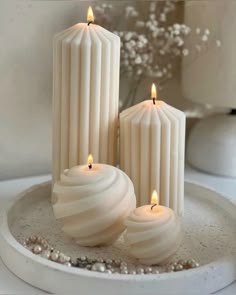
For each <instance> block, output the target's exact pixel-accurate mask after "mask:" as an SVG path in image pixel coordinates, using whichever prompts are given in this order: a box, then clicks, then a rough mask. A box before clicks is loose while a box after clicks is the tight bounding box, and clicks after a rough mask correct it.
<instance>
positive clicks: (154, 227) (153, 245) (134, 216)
mask: <svg viewBox="0 0 236 295" xmlns="http://www.w3.org/2000/svg"><path fill="white" fill-rule="evenodd" d="M125 224H126V226H127V232H126V234H125V237H124V238H125V243H126V244H128V245H129V252H130V254H131V255H132V256H133V257H136V258H138V259H139V260H140V262H141V263H143V264H147V265H153V264H162V263H165V262H167V261H168V259H169V258H170V257H171V256H172V255H173V254H174V253H175V252H176V251H177V249H178V247H179V245H180V242H181V226H180V220H179V218H178V217H177V216H176V215H175V213H174V211H173V210H172V209H170V208H167V207H164V206H160V205H158V197H157V192H156V191H155V190H154V191H153V194H152V200H151V205H145V206H142V207H138V208H136V209H135V210H134V211H132V212H131V214H130V215H129V216H128V217H127V219H126V221H125Z"/></svg>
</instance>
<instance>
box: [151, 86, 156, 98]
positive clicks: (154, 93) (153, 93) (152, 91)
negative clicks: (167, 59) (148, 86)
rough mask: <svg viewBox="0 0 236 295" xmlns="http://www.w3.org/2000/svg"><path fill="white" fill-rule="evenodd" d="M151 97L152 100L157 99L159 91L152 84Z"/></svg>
mask: <svg viewBox="0 0 236 295" xmlns="http://www.w3.org/2000/svg"><path fill="white" fill-rule="evenodd" d="M151 97H152V99H157V89H156V85H155V84H154V83H152V90H151Z"/></svg>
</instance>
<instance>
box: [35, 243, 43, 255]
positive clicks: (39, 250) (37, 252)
mask: <svg viewBox="0 0 236 295" xmlns="http://www.w3.org/2000/svg"><path fill="white" fill-rule="evenodd" d="M42 250H43V249H42V247H41V246H40V245H36V246H34V248H33V253H34V254H40V253H41V252H42Z"/></svg>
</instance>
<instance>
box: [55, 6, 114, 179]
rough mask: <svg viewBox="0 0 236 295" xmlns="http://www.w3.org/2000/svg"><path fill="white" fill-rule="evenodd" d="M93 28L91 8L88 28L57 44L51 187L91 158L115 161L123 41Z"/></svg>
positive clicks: (74, 29) (62, 35) (61, 36)
mask: <svg viewBox="0 0 236 295" xmlns="http://www.w3.org/2000/svg"><path fill="white" fill-rule="evenodd" d="M92 22H93V15H92V10H91V8H89V10H88V23H79V24H76V25H75V26H73V27H71V28H69V29H67V30H65V31H63V32H61V33H59V34H57V35H56V36H55V38H54V49H53V50H54V51H53V56H54V67H53V78H54V83H53V182H55V181H56V180H58V179H59V178H60V174H61V173H62V172H63V171H64V169H67V168H71V167H73V166H76V165H77V164H81V163H84V162H85V161H86V158H87V155H88V154H89V153H92V154H93V155H94V158H95V159H96V161H98V162H100V163H107V164H111V165H115V164H116V161H117V155H116V148H117V135H116V129H117V121H118V96H119V68H120V39H119V37H118V36H116V35H114V34H113V33H111V32H109V31H107V30H105V29H104V28H102V27H100V26H98V25H95V24H93V23H92Z"/></svg>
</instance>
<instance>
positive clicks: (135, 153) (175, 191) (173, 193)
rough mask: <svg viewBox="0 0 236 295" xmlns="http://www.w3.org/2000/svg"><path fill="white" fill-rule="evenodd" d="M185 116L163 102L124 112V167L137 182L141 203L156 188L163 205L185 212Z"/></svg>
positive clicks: (138, 204) (143, 103)
mask: <svg viewBox="0 0 236 295" xmlns="http://www.w3.org/2000/svg"><path fill="white" fill-rule="evenodd" d="M184 151H185V115H184V113H183V112H181V111H179V110H177V109H175V108H173V107H171V106H170V105H168V104H166V103H165V102H163V101H159V100H158V101H156V103H155V104H153V102H152V100H147V101H143V102H141V103H139V104H137V105H135V106H133V107H130V108H129V109H127V110H125V111H123V112H122V113H121V114H120V167H121V169H122V170H123V171H125V172H126V173H127V174H128V175H129V177H130V178H131V180H132V181H133V183H134V188H135V194H136V198H137V206H140V205H146V204H149V198H150V195H151V193H152V191H153V190H154V189H155V190H156V191H157V192H158V195H159V198H160V205H163V206H166V207H170V208H172V209H173V210H174V211H175V213H176V214H177V215H183V212H184Z"/></svg>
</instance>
